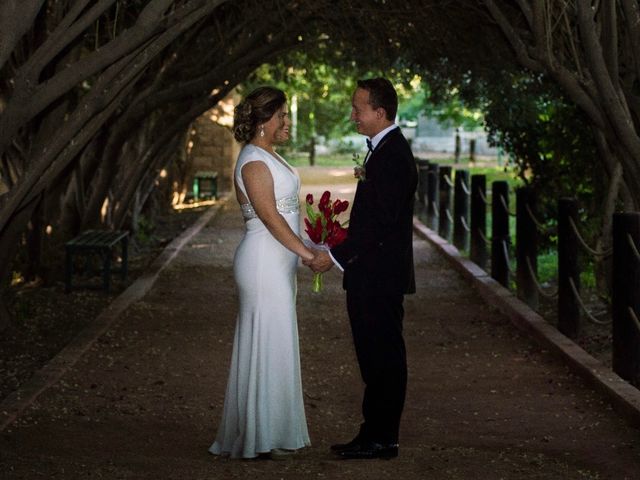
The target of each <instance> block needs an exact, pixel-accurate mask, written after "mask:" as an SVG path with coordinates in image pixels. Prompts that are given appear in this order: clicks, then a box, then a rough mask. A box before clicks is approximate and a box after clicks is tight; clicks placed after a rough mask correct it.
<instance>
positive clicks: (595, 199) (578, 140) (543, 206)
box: [485, 74, 606, 246]
mask: <svg viewBox="0 0 640 480" xmlns="http://www.w3.org/2000/svg"><path fill="white" fill-rule="evenodd" d="M486 94H487V96H486V105H485V121H486V128H487V131H488V133H489V140H490V142H492V143H493V144H494V145H500V146H501V147H502V148H503V149H504V150H505V151H506V152H507V153H508V154H509V162H510V164H511V165H512V166H513V167H514V168H515V171H516V172H517V174H518V176H519V177H520V178H521V179H522V181H523V182H524V183H525V184H527V185H529V186H530V187H531V188H532V190H533V192H534V194H535V195H536V196H537V199H538V208H537V210H538V212H539V215H538V216H539V217H540V218H541V219H547V222H548V223H550V224H554V223H555V219H556V217H557V203H558V199H559V198H561V197H574V198H576V199H577V200H578V202H579V205H580V207H581V225H580V228H581V231H583V232H584V233H585V235H586V237H587V238H591V239H592V238H594V237H595V236H596V235H597V232H598V227H599V225H600V214H601V208H600V207H601V205H602V201H603V199H604V195H605V191H606V190H605V189H606V184H605V183H604V180H605V179H604V178H603V176H602V175H601V173H600V172H599V171H598V170H597V169H594V168H593V166H594V165H597V159H596V146H595V144H594V141H593V136H592V135H591V134H590V133H591V130H590V128H589V124H588V123H587V121H586V120H585V118H584V116H583V115H582V113H581V112H580V111H579V110H578V108H577V107H576V106H575V105H574V104H572V103H571V102H569V101H567V100H566V99H565V98H564V97H563V96H562V95H561V94H560V93H559V91H558V90H557V88H555V87H554V86H553V85H551V84H550V83H549V82H547V81H546V80H545V79H543V78H538V77H533V76H531V75H521V74H513V75H505V77H504V78H503V81H502V82H500V83H498V84H495V83H494V84H493V85H492V88H491V89H487V92H486ZM550 240H551V239H547V244H546V246H549V241H550Z"/></svg>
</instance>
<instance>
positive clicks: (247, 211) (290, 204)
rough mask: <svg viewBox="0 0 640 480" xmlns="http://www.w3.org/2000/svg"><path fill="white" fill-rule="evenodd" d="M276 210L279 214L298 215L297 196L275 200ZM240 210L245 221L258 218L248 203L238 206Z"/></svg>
mask: <svg viewBox="0 0 640 480" xmlns="http://www.w3.org/2000/svg"><path fill="white" fill-rule="evenodd" d="M276 208H277V209H278V212H280V213H298V212H299V211H300V200H299V199H298V197H297V196H291V197H284V198H281V199H279V200H276ZM240 209H241V210H242V216H243V217H244V218H245V219H247V220H249V219H251V218H258V215H257V214H256V211H255V210H254V209H253V205H251V204H250V203H244V204H242V205H240Z"/></svg>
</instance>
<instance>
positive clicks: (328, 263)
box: [304, 250, 333, 273]
mask: <svg viewBox="0 0 640 480" xmlns="http://www.w3.org/2000/svg"><path fill="white" fill-rule="evenodd" d="M314 254H315V256H314V257H313V260H311V261H305V262H304V264H305V265H306V266H308V267H309V268H310V269H311V270H313V271H314V272H316V273H322V272H326V271H327V270H329V269H330V268H331V267H333V260H331V257H330V256H329V254H328V253H327V252H325V251H323V250H316V251H315V252H314Z"/></svg>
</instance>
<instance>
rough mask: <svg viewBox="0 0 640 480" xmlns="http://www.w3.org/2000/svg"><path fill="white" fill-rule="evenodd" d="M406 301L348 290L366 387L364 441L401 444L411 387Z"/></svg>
mask: <svg viewBox="0 0 640 480" xmlns="http://www.w3.org/2000/svg"><path fill="white" fill-rule="evenodd" d="M403 300H404V295H403V294H384V293H379V292H376V293H370V292H363V291H359V290H347V311H348V313H349V320H350V322H351V332H352V334H353V342H354V345H355V350H356V356H357V358H358V363H359V365H360V373H361V375H362V380H363V381H364V383H365V391H364V398H363V401H362V415H363V417H364V423H363V424H362V425H361V427H360V437H361V438H364V439H368V440H371V441H374V442H379V443H398V430H399V427H400V416H401V415H402V409H403V407H404V399H405V392H406V387H407V355H406V350H405V345H404V339H403V337H402V319H403V317H404V308H403V306H402V303H403Z"/></svg>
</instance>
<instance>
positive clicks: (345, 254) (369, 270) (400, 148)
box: [331, 128, 418, 293]
mask: <svg viewBox="0 0 640 480" xmlns="http://www.w3.org/2000/svg"><path fill="white" fill-rule="evenodd" d="M365 167H366V174H365V176H366V179H365V180H361V181H359V182H358V187H357V189H356V195H355V198H354V201H353V205H352V208H351V216H350V217H349V231H348V235H347V239H346V240H345V241H344V242H343V243H342V244H340V245H338V246H337V247H334V248H332V249H331V254H332V255H333V257H334V258H335V259H336V260H337V261H338V263H340V265H341V266H342V267H343V268H344V281H343V286H344V288H345V290H357V289H366V290H367V291H369V292H379V293H383V292H384V293H413V292H415V288H416V287H415V277H414V269H413V202H414V194H415V190H416V185H417V183H418V173H417V169H416V164H415V160H414V158H413V154H412V153H411V148H410V146H409V143H408V142H407V140H406V139H405V138H404V136H403V135H402V132H401V131H400V128H395V129H393V130H391V131H390V132H389V133H388V134H387V135H385V136H384V137H383V138H382V140H380V142H379V143H378V145H377V146H376V149H375V150H374V151H373V152H372V153H371V155H370V156H369V159H368V160H367V163H366V165H365Z"/></svg>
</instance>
